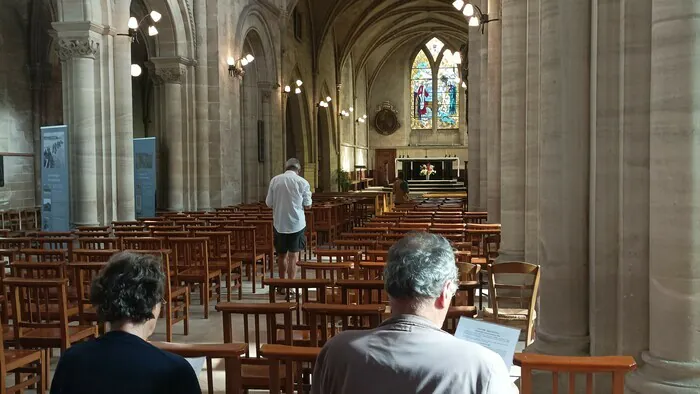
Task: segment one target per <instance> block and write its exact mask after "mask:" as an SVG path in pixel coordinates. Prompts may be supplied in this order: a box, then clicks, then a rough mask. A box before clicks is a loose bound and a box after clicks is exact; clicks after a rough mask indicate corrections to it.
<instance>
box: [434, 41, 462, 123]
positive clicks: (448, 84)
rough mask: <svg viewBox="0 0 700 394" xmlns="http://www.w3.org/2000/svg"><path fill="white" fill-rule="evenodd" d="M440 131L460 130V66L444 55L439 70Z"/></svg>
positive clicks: (438, 120)
mask: <svg viewBox="0 0 700 394" xmlns="http://www.w3.org/2000/svg"><path fill="white" fill-rule="evenodd" d="M437 84H438V94H437V97H438V108H437V122H438V129H456V128H459V85H460V80H459V65H458V64H457V63H455V62H454V57H453V56H447V55H446V54H445V53H443V57H442V60H441V61H440V67H439V68H438V81H437Z"/></svg>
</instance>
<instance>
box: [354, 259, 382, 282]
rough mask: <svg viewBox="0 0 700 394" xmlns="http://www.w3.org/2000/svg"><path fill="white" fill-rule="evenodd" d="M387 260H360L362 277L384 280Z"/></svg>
mask: <svg viewBox="0 0 700 394" xmlns="http://www.w3.org/2000/svg"><path fill="white" fill-rule="evenodd" d="M385 267H386V262H385V261H362V262H360V277H362V278H364V279H367V280H384V268H385Z"/></svg>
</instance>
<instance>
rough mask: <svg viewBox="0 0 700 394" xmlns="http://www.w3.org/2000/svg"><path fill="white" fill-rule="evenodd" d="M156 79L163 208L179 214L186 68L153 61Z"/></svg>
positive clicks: (182, 203)
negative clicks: (160, 101) (161, 121)
mask: <svg viewBox="0 0 700 394" xmlns="http://www.w3.org/2000/svg"><path fill="white" fill-rule="evenodd" d="M152 60H153V61H154V63H155V64H156V78H158V79H159V80H160V82H161V83H162V84H163V87H164V96H165V97H164V100H165V106H164V107H165V128H164V130H163V134H164V137H163V139H164V140H165V141H164V142H165V146H166V147H167V148H166V149H167V152H166V154H165V156H166V162H167V163H168V165H167V169H168V171H167V174H163V176H167V177H168V181H167V182H166V184H167V185H168V186H167V188H168V191H167V196H168V201H167V205H166V206H167V209H168V210H170V211H182V210H183V209H184V208H185V176H186V174H185V157H184V156H185V146H184V137H185V136H184V134H183V130H184V128H183V119H182V84H183V82H184V80H185V75H186V73H187V67H186V66H185V65H183V64H179V63H174V64H173V63H167V62H157V63H156V60H157V59H152Z"/></svg>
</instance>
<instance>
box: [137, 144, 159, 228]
mask: <svg viewBox="0 0 700 394" xmlns="http://www.w3.org/2000/svg"><path fill="white" fill-rule="evenodd" d="M134 205H135V206H136V217H137V218H148V217H154V216H156V138H155V137H148V138H134Z"/></svg>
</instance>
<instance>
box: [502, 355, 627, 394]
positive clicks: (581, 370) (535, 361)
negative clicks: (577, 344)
mask: <svg viewBox="0 0 700 394" xmlns="http://www.w3.org/2000/svg"><path fill="white" fill-rule="evenodd" d="M515 364H517V365H520V376H521V378H520V394H533V393H534V391H533V388H532V371H548V372H551V373H552V391H551V393H552V394H559V393H560V390H559V388H560V387H559V374H561V373H566V374H568V375H569V384H568V390H566V391H565V392H566V393H568V394H574V393H578V392H581V391H577V384H576V374H585V375H586V393H593V390H594V388H593V374H610V375H612V392H611V393H610V394H623V393H624V392H625V375H626V374H627V373H628V372H631V371H634V370H635V369H636V368H637V364H636V363H635V361H634V358H632V357H630V356H604V357H568V356H548V355H544V354H535V353H516V354H515ZM596 392H597V391H596ZM562 394H563V393H562Z"/></svg>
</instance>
